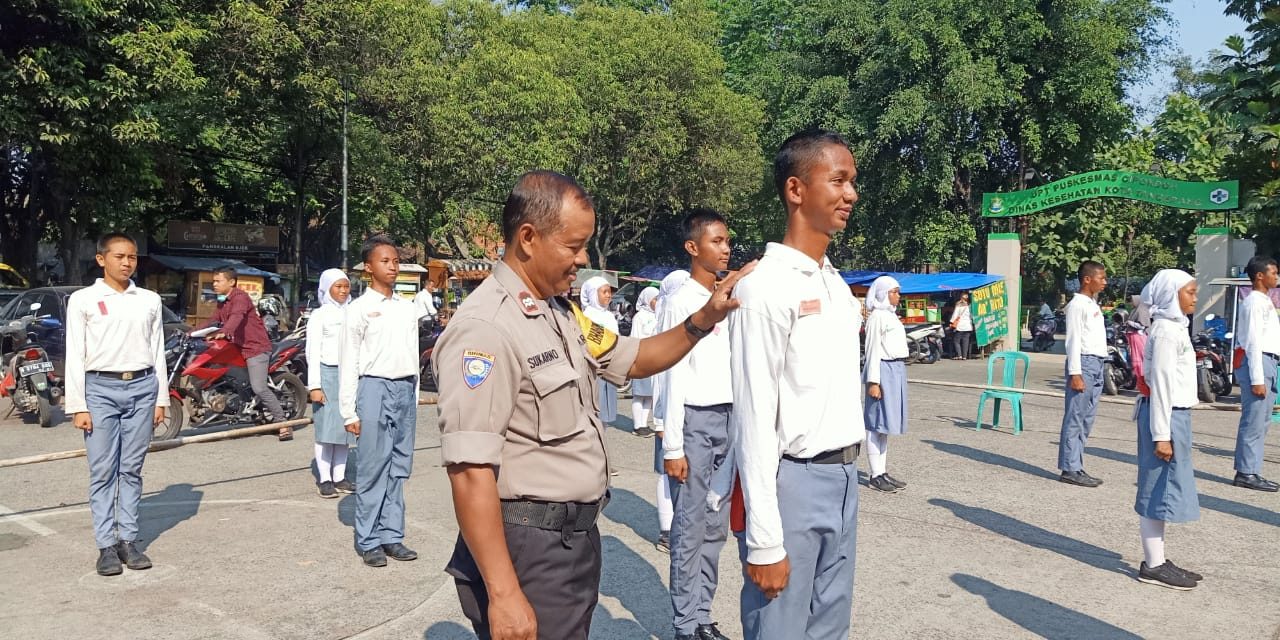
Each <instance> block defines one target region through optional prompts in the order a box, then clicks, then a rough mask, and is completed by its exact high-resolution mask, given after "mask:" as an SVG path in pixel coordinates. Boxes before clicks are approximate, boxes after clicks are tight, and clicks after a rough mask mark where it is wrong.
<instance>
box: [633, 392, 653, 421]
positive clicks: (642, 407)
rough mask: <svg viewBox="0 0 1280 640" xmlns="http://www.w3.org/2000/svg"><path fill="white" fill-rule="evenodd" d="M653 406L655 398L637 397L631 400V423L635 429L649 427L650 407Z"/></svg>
mask: <svg viewBox="0 0 1280 640" xmlns="http://www.w3.org/2000/svg"><path fill="white" fill-rule="evenodd" d="M652 404H653V396H635V397H634V398H632V399H631V421H632V422H633V423H635V426H634V427H632V428H633V429H643V428H645V427H647V426H649V406H650V405H652Z"/></svg>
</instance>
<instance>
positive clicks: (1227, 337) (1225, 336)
mask: <svg viewBox="0 0 1280 640" xmlns="http://www.w3.org/2000/svg"><path fill="white" fill-rule="evenodd" d="M1222 337H1224V338H1226V339H1228V340H1230V339H1232V338H1234V337H1236V334H1235V333H1233V332H1231V331H1228V332H1227V334H1226V335H1224V336H1222Z"/></svg>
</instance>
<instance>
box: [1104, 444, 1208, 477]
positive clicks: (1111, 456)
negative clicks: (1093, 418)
mask: <svg viewBox="0 0 1280 640" xmlns="http://www.w3.org/2000/svg"><path fill="white" fill-rule="evenodd" d="M1084 452H1085V454H1086V455H1091V456H1098V457H1099V458H1105V459H1107V460H1114V461H1115V462H1123V463H1125V464H1131V465H1133V466H1135V467H1136V466H1138V456H1136V455H1134V454H1132V453H1122V452H1120V451H1113V450H1111V449H1103V448H1101V447H1085V448H1084ZM1196 477H1197V478H1199V479H1201V480H1204V481H1206V482H1217V483H1220V484H1231V481H1230V480H1228V479H1226V478H1224V477H1222V476H1217V475H1214V474H1212V473H1208V472H1205V471H1201V470H1199V469H1196Z"/></svg>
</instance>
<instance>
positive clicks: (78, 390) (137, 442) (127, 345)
mask: <svg viewBox="0 0 1280 640" xmlns="http://www.w3.org/2000/svg"><path fill="white" fill-rule="evenodd" d="M95 258H96V259H97V261H98V266H100V267H102V277H101V278H99V279H98V280H97V282H95V283H93V284H92V285H90V286H88V287H85V288H83V289H80V290H79V291H76V292H75V293H73V294H71V298H70V299H69V300H68V301H67V360H66V368H65V371H66V376H67V380H66V405H65V408H66V412H67V414H68V415H70V416H72V421H73V422H74V424H75V426H76V428H77V429H80V430H82V431H84V447H85V450H86V452H87V456H88V459H89V511H90V513H92V515H93V530H94V538H95V539H96V541H97V544H98V562H97V571H98V574H99V575H104V576H114V575H119V574H121V573H123V572H124V569H123V568H122V567H121V563H124V564H125V565H126V566H128V567H129V568H130V569H132V570H141V569H150V568H151V559H150V558H148V557H147V556H146V554H144V553H142V552H141V551H139V550H138V548H137V547H136V546H135V544H136V543H137V542H138V505H139V503H140V502H141V500H142V463H143V460H144V459H145V458H146V456H147V448H148V447H149V446H150V445H151V435H152V433H153V428H154V425H157V424H159V423H161V422H163V421H164V418H165V408H166V407H168V406H169V374H168V372H167V370H166V368H165V361H164V316H163V314H162V312H161V310H160V296H159V295H157V294H156V293H155V292H154V291H148V290H147V289H143V288H141V287H138V286H137V285H135V284H133V281H132V280H130V278H131V277H132V276H133V273H134V270H135V269H137V266H138V246H137V245H136V244H135V243H134V241H133V239H131V238H130V237H129V236H126V235H124V234H121V233H108V234H106V235H104V236H102V238H100V239H99V240H98V246H97V255H96V256H95Z"/></svg>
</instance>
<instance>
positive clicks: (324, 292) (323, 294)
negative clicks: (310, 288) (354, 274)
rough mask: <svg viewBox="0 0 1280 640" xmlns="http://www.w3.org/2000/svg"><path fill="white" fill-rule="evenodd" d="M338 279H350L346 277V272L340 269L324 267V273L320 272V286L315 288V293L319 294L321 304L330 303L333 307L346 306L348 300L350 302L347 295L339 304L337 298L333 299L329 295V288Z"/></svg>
mask: <svg viewBox="0 0 1280 640" xmlns="http://www.w3.org/2000/svg"><path fill="white" fill-rule="evenodd" d="M339 280H347V281H350V279H349V278H347V274H346V273H344V272H343V271H342V269H325V270H324V273H321V274H320V287H319V289H318V290H317V293H319V294H320V305H321V306H324V305H326V304H331V305H333V306H335V307H338V308H342V307H345V306H347V303H348V302H351V298H350V296H348V297H347V299H346V300H345V301H343V302H342V303H341V304H339V303H338V301H337V300H334V299H333V296H331V295H329V289H331V288H333V284H334V283H335V282H338V281H339Z"/></svg>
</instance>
